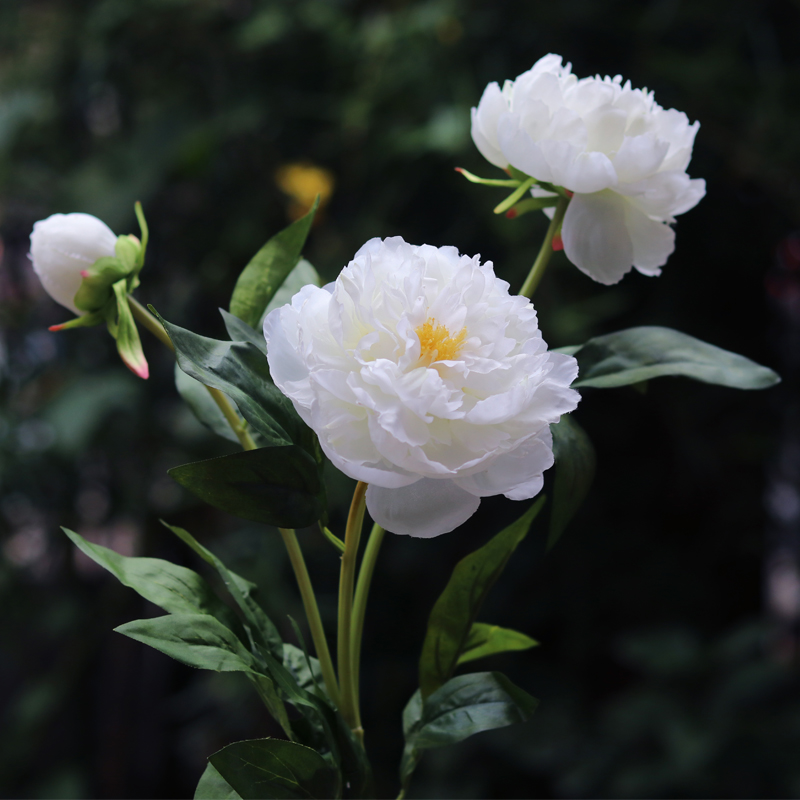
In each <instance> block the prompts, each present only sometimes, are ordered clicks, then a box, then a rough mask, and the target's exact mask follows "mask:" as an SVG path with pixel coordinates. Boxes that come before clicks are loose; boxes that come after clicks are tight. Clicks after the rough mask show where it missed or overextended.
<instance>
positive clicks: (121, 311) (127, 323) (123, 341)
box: [108, 279, 150, 380]
mask: <svg viewBox="0 0 800 800" xmlns="http://www.w3.org/2000/svg"><path fill="white" fill-rule="evenodd" d="M114 296H115V297H116V301H117V307H116V314H112V315H111V316H110V317H109V318H108V330H109V332H110V333H111V335H112V336H113V337H114V338H115V339H116V340H117V351H118V352H119V356H120V358H121V359H122V363H123V364H125V366H126V367H127V368H128V369H129V370H130V371H131V372H132V373H133V374H134V375H136V376H138V377H139V378H143V379H145V380H147V378H148V377H150V368H149V367H148V365H147V359H146V358H145V357H144V351H143V350H142V341H141V339H140V338H139V331H138V330H137V328H136V323H135V322H134V320H133V314H132V313H131V308H130V306H129V305H128V293H127V288H126V282H125V280H124V279H123V280H120V281H118V282H117V283H115V284H114ZM114 317H116V319H114Z"/></svg>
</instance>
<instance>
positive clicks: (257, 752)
mask: <svg viewBox="0 0 800 800" xmlns="http://www.w3.org/2000/svg"><path fill="white" fill-rule="evenodd" d="M208 760H209V761H210V762H211V764H213V765H214V767H215V768H216V769H217V770H218V772H219V774H220V775H222V777H223V778H224V779H225V781H227V783H228V784H229V785H230V786H231V787H233V789H234V790H235V791H236V792H237V793H238V794H239V796H240V797H242V798H243V800H264V798H267V799H270V798H302V799H303V800H306V799H307V798H330V797H334V793H335V789H336V783H337V776H336V773H335V771H334V770H333V769H331V767H330V766H328V764H327V763H326V762H325V760H324V759H323V758H322V756H320V755H319V753H317V752H315V751H314V750H312V749H311V748H310V747H304V746H303V745H301V744H297V743H296V742H286V741H283V740H282V739H251V740H248V741H244V742H234V743H233V744H229V745H228V746H227V747H223V748H222V750H220V751H218V752H216V753H214V755H212V756H211V757H210V758H209V759H208Z"/></svg>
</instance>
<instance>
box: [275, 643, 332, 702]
mask: <svg viewBox="0 0 800 800" xmlns="http://www.w3.org/2000/svg"><path fill="white" fill-rule="evenodd" d="M283 666H284V667H286V669H287V670H288V671H289V672H290V673H291V675H292V677H293V678H294V679H295V681H296V682H297V685H298V686H299V687H300V688H301V689H305V690H306V691H307V692H311V691H317V690H319V692H318V694H321V695H322V696H323V697H325V698H327V694H325V679H324V678H323V676H322V667H321V666H320V663H319V659H317V658H314V656H309V655H308V654H307V653H305V652H303V650H301V649H300V648H299V647H296V646H295V645H293V644H289V643H288V642H284V643H283Z"/></svg>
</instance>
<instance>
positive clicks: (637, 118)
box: [472, 54, 706, 284]
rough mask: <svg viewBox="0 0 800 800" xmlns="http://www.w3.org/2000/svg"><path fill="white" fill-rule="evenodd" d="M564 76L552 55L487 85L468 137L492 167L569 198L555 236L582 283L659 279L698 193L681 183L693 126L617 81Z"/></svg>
mask: <svg viewBox="0 0 800 800" xmlns="http://www.w3.org/2000/svg"><path fill="white" fill-rule="evenodd" d="M570 70H571V65H570V64H567V65H566V66H562V64H561V56H557V55H552V54H551V55H547V56H545V57H544V58H541V59H539V61H537V62H536V63H535V64H534V65H533V67H532V68H531V69H530V70H529V71H528V72H523V73H522V75H520V76H518V77H517V79H516V80H514V81H506V83H505V85H504V86H503V89H502V90H501V89H500V87H499V86H498V85H497V84H496V83H490V84H489V85H488V86H487V87H486V90H485V91H484V93H483V97H481V101H480V103H479V105H478V107H477V108H473V109H472V138H473V140H474V142H475V144H476V145H477V147H478V149H479V150H480V151H481V153H482V154H483V155H484V156H485V157H486V158H487V159H488V160H489V161H491V162H492V164H495V165H496V166H498V167H500V168H502V169H505V168H507V167H508V166H509V165H511V166H513V167H515V168H516V169H518V170H520V171H521V172H524V173H525V174H527V175H529V176H530V177H532V178H536V180H538V181H546V182H547V183H551V184H554V185H556V186H561V187H563V188H564V189H568V190H569V191H571V192H574V193H575V196H574V197H573V199H572V200H571V201H570V204H569V206H568V207H567V212H566V216H565V217H564V223H563V228H562V234H561V236H562V239H563V242H564V251H565V253H566V255H567V258H569V260H570V261H572V263H573V264H575V265H576V266H577V267H578V268H579V269H581V270H582V271H583V272H585V273H586V274H587V275H589V276H590V277H591V278H594V280H596V281H599V282H600V283H605V284H612V283H616V282H617V281H618V280H620V278H622V276H623V275H624V274H625V273H626V272H628V271H629V270H630V269H631V267H632V266H633V267H636V269H637V270H639V272H642V273H644V274H645V275H658V274H660V272H661V270H660V267H661V266H663V265H664V264H665V263H666V261H667V258H668V257H669V255H670V253H672V251H673V250H674V249H675V233H674V231H673V230H672V228H671V227H670V225H669V223H672V222H674V221H675V217H676V216H677V215H678V214H682V213H683V212H684V211H688V210H689V209H690V208H692V207H694V206H695V205H696V204H697V203H698V202H699V201H700V199H701V198H702V197H703V195H704V194H705V192H706V189H705V181H703V180H701V179H695V180H692V179H690V178H689V176H688V175H687V174H686V168H687V167H688V165H689V160H690V159H691V157H692V146H693V144H694V137H695V135H696V133H697V129H698V128H699V127H700V123H699V122H695V123H694V124H692V125H690V124H689V120H688V118H687V116H686V114H684V113H683V112H682V111H676V110H675V109H668V110H665V109H663V108H661V106H659V105H658V103H656V102H655V100H654V99H653V93H652V92H647V91H646V90H642V89H632V88H631V84H630V81H627V82H626V83H624V84H623V83H622V78H621V77H620V76H619V75H617V76H616V77H615V78H609V77H605V78H600V77H599V76H597V77H594V78H582V79H581V80H578V78H576V77H575V75H572V74H571V72H570ZM534 194H535V195H536V196H542V194H544V192H542V190H541V189H535V190H534ZM550 213H551V214H552V210H551V211H550Z"/></svg>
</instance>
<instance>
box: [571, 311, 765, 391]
mask: <svg viewBox="0 0 800 800" xmlns="http://www.w3.org/2000/svg"><path fill="white" fill-rule="evenodd" d="M570 351H571V353H572V354H574V355H575V357H576V358H577V359H578V366H579V368H580V372H579V375H578V380H577V381H575V383H573V384H572V385H573V386H574V387H576V388H578V387H581V386H594V387H596V388H599V389H610V388H614V387H616V386H629V385H630V384H633V383H639V382H641V381H646V380H650V379H651V378H660V377H662V376H664V375H683V376H684V377H687V378H693V379H694V380H696V381H702V382H703V383H713V384H717V385H719V386H730V387H732V388H734V389H766V388H768V387H770V386H774V385H775V384H776V383H778V382H779V381H780V377H779V376H778V375H777V374H776V373H775V372H773V371H772V370H771V369H768V368H767V367H762V366H761V365H760V364H756V363H755V362H754V361H751V360H750V359H749V358H745V357H744V356H740V355H737V354H736V353H731V352H729V351H728V350H722V349H721V348H719V347H715V346H714V345H712V344H708V343H707V342H702V341H700V339H695V338H694V337H692V336H687V334H685V333H680V332H679V331H675V330H672V329H671V328H661V327H657V326H644V327H640V328H628V329H627V330H623V331H617V332H616V333H609V334H607V335H606V336H596V337H595V338H593V339H589V341H588V342H586V343H585V344H583V345H581V346H580V347H578V348H561V352H570Z"/></svg>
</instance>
